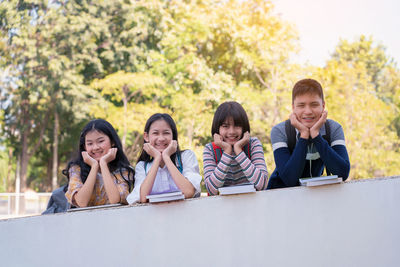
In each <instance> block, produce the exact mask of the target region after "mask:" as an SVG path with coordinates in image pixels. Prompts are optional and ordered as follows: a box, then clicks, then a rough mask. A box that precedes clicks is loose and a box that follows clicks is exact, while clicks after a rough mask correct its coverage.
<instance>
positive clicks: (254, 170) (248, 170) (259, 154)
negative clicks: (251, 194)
mask: <svg viewBox="0 0 400 267" xmlns="http://www.w3.org/2000/svg"><path fill="white" fill-rule="evenodd" d="M250 153H251V160H250V159H249V158H248V157H247V156H246V154H245V153H244V152H243V151H242V152H240V153H239V154H238V155H237V156H236V158H235V160H236V162H237V163H239V165H240V167H241V168H242V171H243V173H244V175H246V177H247V180H248V181H249V182H250V183H252V184H254V187H255V188H256V189H257V190H264V189H265V188H266V187H267V182H268V171H267V165H266V164H265V159H264V151H263V147H262V144H261V142H260V140H258V138H252V139H251V151H250Z"/></svg>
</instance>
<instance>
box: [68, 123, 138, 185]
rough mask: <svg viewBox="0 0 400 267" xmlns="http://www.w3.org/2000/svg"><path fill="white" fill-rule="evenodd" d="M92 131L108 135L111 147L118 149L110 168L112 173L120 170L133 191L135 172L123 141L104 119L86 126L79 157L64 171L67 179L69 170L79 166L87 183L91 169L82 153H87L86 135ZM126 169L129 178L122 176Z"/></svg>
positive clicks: (81, 136)
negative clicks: (124, 148)
mask: <svg viewBox="0 0 400 267" xmlns="http://www.w3.org/2000/svg"><path fill="white" fill-rule="evenodd" d="M91 131H98V132H100V133H103V134H105V135H107V136H108V138H110V143H111V145H112V146H113V147H115V148H117V154H116V155H115V159H114V160H113V161H111V162H109V163H108V167H109V169H110V172H111V173H113V172H115V171H117V170H119V172H120V174H121V177H122V178H123V179H124V180H125V181H126V182H127V183H128V185H129V191H131V189H132V188H133V184H134V179H135V178H134V176H135V171H134V170H133V168H132V167H131V166H130V164H129V161H128V158H127V157H126V155H125V153H124V151H123V148H122V143H121V140H120V139H119V136H118V134H117V132H116V131H115V129H114V127H113V126H112V125H111V124H110V123H109V122H108V121H106V120H103V119H95V120H92V121H90V122H89V123H88V124H86V126H85V127H84V128H83V130H82V132H81V135H80V137H79V147H78V152H77V155H76V156H75V158H74V159H73V160H71V161H70V162H69V163H68V165H67V168H66V169H64V170H63V171H62V173H63V174H64V175H65V176H67V178H68V180H69V169H70V168H71V167H72V166H73V165H78V166H79V167H80V169H81V180H82V182H83V183H85V181H86V179H87V177H88V175H89V172H90V168H91V167H90V166H89V165H88V164H86V163H85V162H84V161H83V157H82V151H86V149H85V138H86V135H87V134H88V133H89V132H91ZM124 169H125V170H127V171H128V177H124V176H123V175H122V171H123V170H124ZM113 175H114V174H113ZM114 176H115V175H114Z"/></svg>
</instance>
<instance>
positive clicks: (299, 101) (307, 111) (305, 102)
mask: <svg viewBox="0 0 400 267" xmlns="http://www.w3.org/2000/svg"><path fill="white" fill-rule="evenodd" d="M292 108H293V112H294V113H295V114H296V117H297V119H298V120H299V121H300V123H302V124H303V125H305V126H306V127H308V128H311V127H313V126H314V124H315V123H316V122H317V121H318V120H319V118H321V114H322V112H323V111H324V108H325V103H324V102H323V101H322V99H321V97H320V96H319V95H317V94H303V95H298V96H296V98H295V99H294V101H293V106H292Z"/></svg>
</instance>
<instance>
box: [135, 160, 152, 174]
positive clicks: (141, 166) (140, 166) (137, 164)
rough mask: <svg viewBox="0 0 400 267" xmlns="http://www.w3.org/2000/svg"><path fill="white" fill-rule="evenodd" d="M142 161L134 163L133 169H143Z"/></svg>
mask: <svg viewBox="0 0 400 267" xmlns="http://www.w3.org/2000/svg"><path fill="white" fill-rule="evenodd" d="M144 163H145V162H144V161H139V162H138V163H136V166H135V171H136V172H137V171H139V170H143V169H144ZM149 163H150V162H149Z"/></svg>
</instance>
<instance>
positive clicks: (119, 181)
mask: <svg viewBox="0 0 400 267" xmlns="http://www.w3.org/2000/svg"><path fill="white" fill-rule="evenodd" d="M63 174H64V175H66V176H67V178H68V181H69V182H68V191H67V192H66V193H65V197H66V198H67V200H68V202H69V203H71V204H72V205H73V206H76V207H86V206H98V205H104V204H114V203H126V196H127V195H128V194H129V191H130V187H131V183H132V181H133V179H134V178H133V177H134V171H133V169H132V168H131V167H130V165H129V161H128V159H127V157H126V156H125V154H124V152H123V150H122V144H121V141H120V139H119V137H118V135H117V133H116V131H115V129H114V128H113V127H112V125H111V124H110V123H108V122H107V121H105V120H102V119H96V120H92V121H90V122H89V123H88V124H87V125H86V126H85V127H84V128H83V130H82V132H81V135H80V138H79V154H78V156H77V157H76V158H75V159H74V160H72V161H70V162H69V163H68V166H67V168H66V169H65V170H63Z"/></svg>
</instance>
